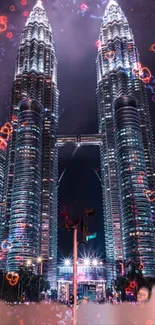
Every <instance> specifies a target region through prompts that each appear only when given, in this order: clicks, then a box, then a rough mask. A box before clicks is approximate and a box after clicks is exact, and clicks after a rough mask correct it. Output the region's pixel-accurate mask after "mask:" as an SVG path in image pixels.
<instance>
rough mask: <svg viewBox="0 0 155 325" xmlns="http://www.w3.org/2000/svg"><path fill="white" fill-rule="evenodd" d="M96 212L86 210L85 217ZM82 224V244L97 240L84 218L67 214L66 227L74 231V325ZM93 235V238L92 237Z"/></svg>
mask: <svg viewBox="0 0 155 325" xmlns="http://www.w3.org/2000/svg"><path fill="white" fill-rule="evenodd" d="M94 212H95V210H94V209H90V210H88V209H86V210H85V211H84V214H85V217H88V216H90V215H93V214H94ZM79 223H81V231H82V239H83V240H82V243H86V242H87V241H88V240H89V239H92V238H95V237H96V233H95V236H94V233H88V232H87V230H88V229H87V227H86V226H85V224H84V222H83V218H82V219H81V222H80V220H79V218H78V219H76V220H71V219H70V218H69V217H68V214H66V213H65V223H64V226H65V228H66V229H67V230H68V231H73V325H76V324H77V250H78V244H80V243H78V241H77V234H78V226H79ZM92 235H93V236H92Z"/></svg>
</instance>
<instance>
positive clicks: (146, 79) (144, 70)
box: [139, 67, 152, 83]
mask: <svg viewBox="0 0 155 325" xmlns="http://www.w3.org/2000/svg"><path fill="white" fill-rule="evenodd" d="M144 72H147V74H148V76H147V77H143V75H144ZM151 78H152V75H151V72H150V70H149V69H148V68H147V67H144V68H142V69H141V71H140V74H139V79H140V80H142V81H143V82H145V83H149V82H150V80H151Z"/></svg>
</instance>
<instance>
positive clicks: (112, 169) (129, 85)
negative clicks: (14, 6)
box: [96, 0, 155, 283]
mask: <svg viewBox="0 0 155 325" xmlns="http://www.w3.org/2000/svg"><path fill="white" fill-rule="evenodd" d="M97 44H98V55H97V59H96V67H97V89H96V94H97V106H98V121H99V126H98V127H99V133H100V134H102V136H103V145H102V147H101V176H102V185H103V209H104V227H105V249H106V258H107V265H108V267H107V280H108V283H109V281H110V279H111V278H113V277H115V275H116V267H115V264H116V261H120V260H122V259H123V247H122V232H121V221H120V220H121V218H120V216H121V207H120V200H119V199H120V198H119V184H118V175H117V168H116V161H117V160H116V150H115V127H114V101H115V99H116V98H117V97H119V96H124V95H132V96H134V97H135V98H136V99H137V101H138V112H139V117H140V126H141V130H142V138H143V146H144V153H145V163H146V173H147V178H148V185H149V189H150V190H151V189H154V170H155V169H154V162H155V156H154V147H153V137H152V131H151V123H150V113H149V108H148V102H147V96H146V90H145V82H144V81H145V79H144V78H143V72H142V71H141V66H140V64H139V62H140V61H139V54H138V50H137V48H136V46H135V41H134V37H133V34H132V31H131V29H130V28H129V24H128V21H127V18H126V17H125V15H124V13H123V11H122V9H121V8H120V6H119V5H118V3H117V1H115V0H109V3H108V5H107V7H106V9H105V12H104V15H103V21H102V24H101V28H100V34H99V40H98V42H97ZM137 163H138V164H139V163H140V162H139V161H137ZM130 168H131V169H132V170H133V171H134V168H135V167H134V165H133V164H132V161H130ZM152 212H153V207H152Z"/></svg>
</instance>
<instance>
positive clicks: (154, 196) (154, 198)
mask: <svg viewBox="0 0 155 325" xmlns="http://www.w3.org/2000/svg"><path fill="white" fill-rule="evenodd" d="M144 193H145V195H146V197H147V199H148V201H149V202H154V201H155V191H150V190H144ZM150 196H151V197H150Z"/></svg>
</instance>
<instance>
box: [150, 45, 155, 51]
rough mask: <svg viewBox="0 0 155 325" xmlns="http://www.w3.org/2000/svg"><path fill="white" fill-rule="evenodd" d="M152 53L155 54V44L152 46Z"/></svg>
mask: <svg viewBox="0 0 155 325" xmlns="http://www.w3.org/2000/svg"><path fill="white" fill-rule="evenodd" d="M150 51H153V52H155V44H152V45H151V48H150Z"/></svg>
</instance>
